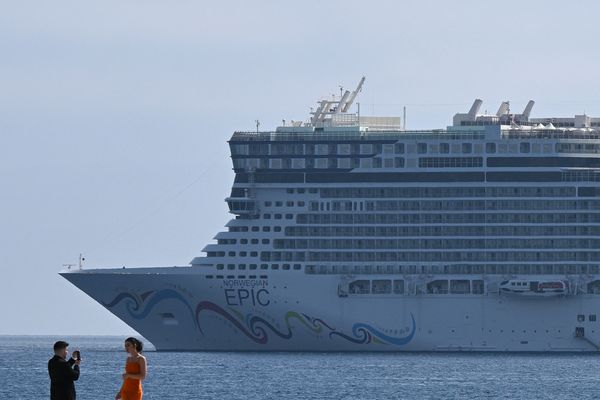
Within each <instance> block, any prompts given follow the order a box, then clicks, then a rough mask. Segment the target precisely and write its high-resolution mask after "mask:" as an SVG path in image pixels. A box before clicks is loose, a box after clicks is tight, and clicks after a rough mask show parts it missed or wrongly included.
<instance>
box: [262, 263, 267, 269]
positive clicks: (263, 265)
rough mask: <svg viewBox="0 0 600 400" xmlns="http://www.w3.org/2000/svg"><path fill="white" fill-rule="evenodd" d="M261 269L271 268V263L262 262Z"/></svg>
mask: <svg viewBox="0 0 600 400" xmlns="http://www.w3.org/2000/svg"><path fill="white" fill-rule="evenodd" d="M260 269H269V264H260Z"/></svg>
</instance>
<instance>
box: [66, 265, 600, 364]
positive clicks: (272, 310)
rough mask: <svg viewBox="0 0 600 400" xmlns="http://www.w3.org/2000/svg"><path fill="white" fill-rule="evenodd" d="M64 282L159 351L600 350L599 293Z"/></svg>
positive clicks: (193, 278)
mask: <svg viewBox="0 0 600 400" xmlns="http://www.w3.org/2000/svg"><path fill="white" fill-rule="evenodd" d="M63 276H64V277H65V278H66V279H68V280H69V281H71V282H72V283H73V284H75V285H76V286H78V287H79V288H80V289H81V290H83V291H84V292H86V293H87V294H88V295H90V296H91V297H93V298H94V299H95V300H96V301H98V302H99V303H100V304H102V305H103V306H104V307H106V308H107V309H108V310H109V311H110V312H112V313H113V314H115V315H116V316H117V317H119V318H120V319H122V320H123V321H124V322H125V323H127V324H128V325H130V326H131V327H132V328H134V329H136V330H137V331H138V332H139V333H140V334H142V335H143V336H144V337H145V338H147V339H148V340H149V341H151V342H152V343H153V344H154V345H155V346H156V348H157V349H158V350H161V351H175V350H192V351H201V350H208V351H376V352H398V351H498V352H522V351H527V352H596V351H598V347H597V344H600V327H598V326H596V325H597V324H598V323H597V322H595V321H589V315H591V314H594V313H596V312H597V310H598V309H600V297H599V296H597V295H587V294H577V295H565V296H560V297H539V298H533V297H532V296H530V297H518V296H505V295H502V294H499V293H497V292H496V293H485V294H481V295H474V294H464V295H457V294H417V291H418V288H419V284H418V283H416V284H415V287H416V288H417V289H416V291H415V294H402V295H394V294H382V295H374V294H371V295H368V296H360V295H358V296H354V295H349V296H342V297H340V296H339V294H338V285H339V283H340V278H339V277H338V276H306V275H304V274H302V273H299V274H297V275H296V276H294V277H293V279H290V277H289V275H286V273H279V274H277V273H270V274H269V275H268V278H265V279H246V280H238V279H219V280H217V279H206V278H205V275H203V274H201V273H199V271H198V269H197V268H192V267H179V268H161V269H159V270H156V269H127V270H96V271H93V270H90V271H78V272H70V273H64V274H63ZM367 278H368V277H367ZM386 278H390V279H392V278H393V277H392V276H385V275H381V276H377V279H386ZM406 278H407V281H411V279H412V278H411V277H406ZM414 278H415V282H418V280H419V277H418V276H415V277H414ZM435 278H439V277H431V279H435ZM443 278H444V279H448V277H443ZM473 278H474V279H475V278H476V279H481V276H478V277H473ZM587 278H588V279H589V276H588V277H587ZM461 279H464V276H462V277H461ZM491 280H493V279H491ZM491 280H490V281H491ZM578 330H579V332H580V333H579V334H576V332H577V331H578Z"/></svg>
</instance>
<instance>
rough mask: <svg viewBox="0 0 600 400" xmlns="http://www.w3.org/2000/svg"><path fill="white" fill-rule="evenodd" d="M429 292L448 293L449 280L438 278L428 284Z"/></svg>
mask: <svg viewBox="0 0 600 400" xmlns="http://www.w3.org/2000/svg"><path fill="white" fill-rule="evenodd" d="M427 293H429V294H447V293H448V281H446V280H436V281H432V282H429V283H428V284H427Z"/></svg>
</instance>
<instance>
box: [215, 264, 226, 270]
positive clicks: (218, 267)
mask: <svg viewBox="0 0 600 400" xmlns="http://www.w3.org/2000/svg"><path fill="white" fill-rule="evenodd" d="M223 268H225V265H224V264H217V269H223Z"/></svg>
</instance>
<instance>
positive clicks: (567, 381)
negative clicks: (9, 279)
mask: <svg viewBox="0 0 600 400" xmlns="http://www.w3.org/2000/svg"><path fill="white" fill-rule="evenodd" d="M57 339H66V340H67V341H68V342H69V343H70V344H71V346H70V349H71V350H73V349H75V348H76V347H78V348H80V349H81V353H82V358H83V359H84V361H83V364H82V368H81V370H82V374H81V378H80V379H79V381H78V382H77V383H76V385H77V393H78V396H77V398H78V399H113V398H114V395H115V393H116V391H117V389H118V388H119V386H120V383H121V382H120V374H121V373H122V370H123V368H124V363H125V357H126V355H125V353H124V351H123V350H122V345H123V339H124V338H122V337H106V336H103V337H92V336H85V337H66V338H57V337H47V336H18V337H17V336H0V399H44V398H48V397H49V395H48V393H49V389H48V387H49V380H48V372H47V367H46V363H47V361H48V359H49V358H50V357H51V356H52V351H51V348H52V344H53V343H54V341H55V340H57ZM145 353H146V358H147V360H148V366H149V374H148V378H147V379H146V381H144V392H145V394H144V399H145V400H147V399H441V398H444V399H455V398H456V399H462V398H468V399H497V398H504V399H573V398H578V399H595V398H600V357H599V356H596V355H577V354H568V355H538V354H526V355H505V354H430V353H417V354H403V353H397V354H375V353H363V354H342V353H159V352H155V351H154V349H153V348H152V347H151V346H148V349H147V351H145Z"/></svg>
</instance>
